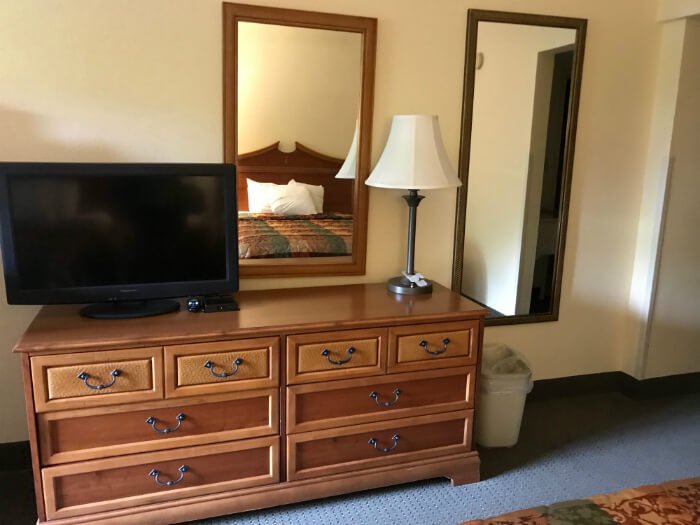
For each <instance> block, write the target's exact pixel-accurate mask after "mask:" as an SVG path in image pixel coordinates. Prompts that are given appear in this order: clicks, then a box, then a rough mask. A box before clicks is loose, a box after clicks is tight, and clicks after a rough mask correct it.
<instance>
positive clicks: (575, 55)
mask: <svg viewBox="0 0 700 525" xmlns="http://www.w3.org/2000/svg"><path fill="white" fill-rule="evenodd" d="M585 38H586V20H583V19H578V18H563V17H555V16H541V15H532V14H520V13H506V12H498V11H482V10H473V9H472V10H469V12H468V22H467V49H466V64H465V84H464V86H465V87H464V103H463V109H462V111H463V115H462V118H463V121H462V138H461V145H460V148H461V149H460V177H461V179H462V183H463V185H462V187H461V188H460V189H459V191H458V194H457V218H456V225H455V242H454V259H453V279H452V287H453V289H454V290H455V291H458V292H460V293H461V294H462V295H464V296H465V297H468V298H470V299H473V300H475V301H477V302H479V303H481V304H483V305H484V306H486V307H488V308H489V310H490V311H491V314H490V315H489V316H488V317H487V320H486V324H487V325H497V324H515V323H533V322H541V321H555V320H557V318H558V315H559V296H560V293H561V278H562V269H563V262H564V248H565V244H566V242H565V241H566V226H567V215H568V208H569V196H570V191H571V172H572V166H573V160H574V145H575V140H576V120H577V114H578V105H579V93H580V90H581V72H582V69H583V56H584V46H585Z"/></svg>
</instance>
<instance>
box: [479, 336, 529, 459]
mask: <svg viewBox="0 0 700 525" xmlns="http://www.w3.org/2000/svg"><path fill="white" fill-rule="evenodd" d="M479 384H480V385H481V386H480V388H479V390H480V392H479V397H478V402H477V405H478V406H477V411H476V414H477V416H476V442H477V443H479V444H480V445H483V446H485V447H512V446H513V445H515V444H516V443H517V442H518V436H519V434H520V423H521V422H522V419H523V409H524V408H525V398H526V397H527V394H529V393H530V391H531V390H532V370H531V369H530V365H529V364H528V363H527V361H526V360H525V358H524V357H523V356H522V355H521V354H519V353H518V352H516V351H515V350H513V349H512V348H509V347H508V346H506V345H504V344H493V343H491V344H485V345H484V350H483V354H482V359H481V378H480V383H479Z"/></svg>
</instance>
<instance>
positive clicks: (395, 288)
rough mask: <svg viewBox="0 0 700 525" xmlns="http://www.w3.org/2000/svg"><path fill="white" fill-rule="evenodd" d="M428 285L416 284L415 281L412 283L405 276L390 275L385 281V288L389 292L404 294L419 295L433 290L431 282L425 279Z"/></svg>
mask: <svg viewBox="0 0 700 525" xmlns="http://www.w3.org/2000/svg"><path fill="white" fill-rule="evenodd" d="M425 282H427V283H428V286H418V285H417V284H416V283H412V282H411V281H409V280H408V279H406V278H405V277H403V276H401V277H392V278H391V279H389V280H388V281H387V282H386V288H387V290H389V291H390V292H393V293H400V294H404V295H421V294H426V293H432V292H433V283H432V281H429V280H427V279H425Z"/></svg>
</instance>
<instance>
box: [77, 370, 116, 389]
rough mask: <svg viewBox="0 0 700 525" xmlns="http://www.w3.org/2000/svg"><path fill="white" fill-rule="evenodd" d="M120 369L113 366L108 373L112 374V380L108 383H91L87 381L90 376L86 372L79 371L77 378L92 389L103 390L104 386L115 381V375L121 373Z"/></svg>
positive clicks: (107, 386) (110, 384)
mask: <svg viewBox="0 0 700 525" xmlns="http://www.w3.org/2000/svg"><path fill="white" fill-rule="evenodd" d="M121 373H122V371H121V370H119V369H118V368H115V369H114V370H112V371H111V372H110V373H109V375H111V376H112V380H111V381H110V382H109V383H103V384H101V385H91V384H90V383H88V380H89V379H90V376H89V375H88V373H87V372H80V373H79V374H78V379H80V380H81V381H82V382H83V383H85V386H86V387H88V388H90V389H92V390H104V389H105V388H109V387H110V386H112V385H113V384H114V383H115V382H116V381H117V377H119V376H120V375H121Z"/></svg>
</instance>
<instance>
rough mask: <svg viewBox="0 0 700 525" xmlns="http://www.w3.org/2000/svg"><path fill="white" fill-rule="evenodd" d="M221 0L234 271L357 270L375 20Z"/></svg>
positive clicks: (361, 265) (361, 264)
mask: <svg viewBox="0 0 700 525" xmlns="http://www.w3.org/2000/svg"><path fill="white" fill-rule="evenodd" d="M224 5H225V8H224V9H225V16H226V25H225V33H226V35H225V51H226V50H227V49H229V48H230V49H229V50H230V53H231V55H230V56H229V57H225V69H226V68H228V70H227V74H226V78H228V79H229V82H228V83H225V102H226V104H225V105H226V108H225V114H226V115H225V142H226V147H225V153H226V158H227V160H231V161H233V162H234V163H235V164H236V167H237V184H236V189H237V193H238V240H239V250H238V253H239V258H240V268H241V275H244V276H245V275H268V276H273V275H289V274H297V275H298V274H332V273H346V274H351V273H363V272H364V263H365V243H366V214H367V204H366V202H367V197H366V189H365V188H364V184H362V181H363V180H364V178H365V177H366V175H367V171H368V164H369V130H370V123H369V118H370V108H371V92H370V90H369V89H368V88H371V84H372V74H371V73H372V70H373V64H374V62H373V52H374V44H373V43H374V33H373V31H374V29H375V25H374V24H376V21H374V20H373V19H364V18H358V17H345V16H342V15H327V14H323V13H311V12H304V11H293V10H281V9H274V8H263V7H257V6H243V5H237V4H224ZM226 13H228V15H227V14H226ZM353 26H355V27H356V29H353ZM226 42H228V45H227V44H226Z"/></svg>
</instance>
